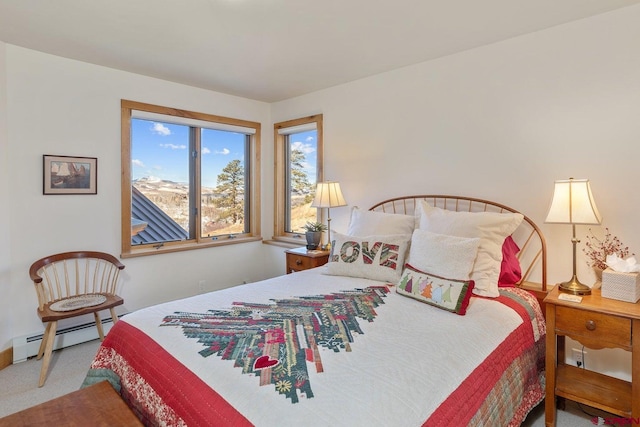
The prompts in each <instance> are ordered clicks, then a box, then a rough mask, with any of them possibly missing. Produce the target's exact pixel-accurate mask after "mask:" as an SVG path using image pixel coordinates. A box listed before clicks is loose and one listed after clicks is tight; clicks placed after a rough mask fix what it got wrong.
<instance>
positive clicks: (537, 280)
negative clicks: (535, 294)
mask: <svg viewBox="0 0 640 427" xmlns="http://www.w3.org/2000/svg"><path fill="white" fill-rule="evenodd" d="M423 200H424V201H426V202H427V203H429V204H430V205H431V206H435V207H438V208H442V209H448V210H451V211H456V212H463V211H464V212H514V213H522V212H518V211H517V210H515V209H513V208H510V207H509V206H505V205H503V204H500V203H496V202H492V201H489V200H483V199H477V198H474V197H465V196H445V195H417V196H403V197H396V198H393V199H388V200H385V201H383V202H380V203H377V204H375V205H374V206H372V207H371V208H369V210H370V211H377V212H387V213H395V214H404V215H413V214H414V211H415V208H416V205H417V204H418V203H419V202H421V201H423ZM523 216H524V220H523V221H522V223H521V224H520V226H519V227H518V228H517V229H516V231H514V232H513V234H512V237H513V240H514V241H515V242H516V243H517V244H518V246H519V247H520V252H519V253H518V260H519V261H520V266H521V268H522V280H521V281H520V285H521V286H522V287H523V288H527V289H532V290H539V291H542V292H544V293H546V292H547V246H546V243H545V240H544V236H543V235H542V232H541V231H540V229H539V228H538V226H537V225H536V224H535V223H534V222H533V221H532V220H531V219H530V218H529V217H527V216H526V215H524V214H523Z"/></svg>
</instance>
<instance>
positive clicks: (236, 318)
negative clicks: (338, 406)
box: [160, 286, 389, 403]
mask: <svg viewBox="0 0 640 427" xmlns="http://www.w3.org/2000/svg"><path fill="white" fill-rule="evenodd" d="M388 292H389V289H388V288H387V287H386V286H379V287H370V288H365V289H354V290H351V291H343V292H339V293H333V294H329V295H314V296H303V297H296V298H290V299H283V300H273V303H272V304H252V303H242V302H237V303H234V304H233V307H231V308H229V309H224V310H209V311H207V312H206V313H185V312H176V313H174V314H172V315H168V316H166V317H165V318H164V319H163V321H162V324H161V325H160V326H169V327H182V329H183V333H184V335H185V336H186V337H187V338H191V339H197V340H198V342H199V343H201V344H202V345H203V347H204V348H203V349H202V350H201V351H200V352H199V353H200V355H202V356H203V357H209V356H212V355H215V356H218V357H221V358H222V359H223V360H233V361H234V366H235V367H238V368H242V373H243V374H254V375H256V376H258V377H260V385H261V386H264V385H269V384H273V386H274V388H275V390H276V391H277V392H278V393H280V394H283V395H285V396H286V397H287V398H289V399H291V402H292V403H297V402H298V401H299V398H300V397H306V398H312V397H313V391H312V390H311V384H310V381H309V371H308V370H307V364H311V365H313V366H314V367H315V370H316V372H318V373H321V372H323V371H324V368H323V366H322V360H321V358H320V348H322V347H324V348H326V349H328V350H332V351H334V352H339V351H340V350H343V351H346V352H350V351H351V343H353V341H354V337H353V334H354V333H357V334H362V333H363V332H362V330H361V328H360V325H359V324H358V319H363V320H366V321H368V322H373V320H374V318H375V317H376V315H377V313H376V311H375V308H376V307H378V306H379V305H380V304H384V301H383V297H384V296H385V294H387V293H388Z"/></svg>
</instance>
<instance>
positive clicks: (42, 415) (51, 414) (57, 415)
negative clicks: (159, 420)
mask: <svg viewBox="0 0 640 427" xmlns="http://www.w3.org/2000/svg"><path fill="white" fill-rule="evenodd" d="M141 425H142V423H141V422H140V420H139V419H138V418H137V417H136V416H135V414H134V413H133V411H131V409H130V408H129V407H128V406H127V405H126V403H124V401H123V400H122V399H121V398H120V395H119V394H118V393H117V392H116V391H115V390H114V389H113V387H112V386H111V384H110V383H109V382H108V381H102V382H99V383H97V384H94V385H92V386H89V387H86V388H83V389H80V390H78V391H74V392H72V393H69V394H65V395H64V396H60V397H58V398H57V399H53V400H50V401H48V402H45V403H41V404H40V405H36V406H33V407H31V408H27V409H25V410H23V411H20V412H16V413H15V414H11V415H8V416H6V417H4V418H0V427H20V426H25V427H26V426H30V427H32V426H65V427H67V426H68V427H72V426H79V427H80V426H81V427H86V426H96V427H97V426H110V427H111V426H118V427H120V426H141Z"/></svg>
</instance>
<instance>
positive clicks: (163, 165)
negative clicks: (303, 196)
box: [131, 119, 317, 187]
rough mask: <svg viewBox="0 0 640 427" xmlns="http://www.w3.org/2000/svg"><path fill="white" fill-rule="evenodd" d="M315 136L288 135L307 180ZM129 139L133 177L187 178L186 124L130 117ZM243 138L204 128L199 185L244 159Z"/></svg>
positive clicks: (313, 173)
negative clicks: (300, 156)
mask: <svg viewBox="0 0 640 427" xmlns="http://www.w3.org/2000/svg"><path fill="white" fill-rule="evenodd" d="M315 135H316V132H315V131H309V132H301V133H298V134H295V135H294V136H292V138H291V140H292V141H293V142H292V145H293V146H294V148H299V149H301V150H302V151H303V152H304V153H305V155H306V160H307V166H306V171H307V173H308V175H309V181H310V182H315V179H316V178H315V176H316V171H315V164H316V158H317V150H316V139H315ZM131 140H132V144H131V159H132V161H131V166H132V168H131V171H132V172H131V174H132V178H133V179H134V180H136V179H140V178H144V177H153V178H158V179H164V180H169V181H174V182H182V183H186V182H188V181H189V127H188V126H184V125H174V124H169V123H159V122H153V121H149V120H140V119H132V120H131ZM244 140H245V137H244V135H243V134H240V133H235V132H228V131H217V130H212V129H205V130H204V132H203V135H202V184H203V185H204V186H205V187H215V186H216V185H217V178H218V174H219V173H220V172H222V169H223V168H224V167H225V166H226V165H227V164H228V163H229V162H231V161H232V160H236V159H238V160H240V161H241V162H244ZM263 144H264V142H263ZM262 166H263V167H264V166H265V165H262ZM310 166H313V167H310Z"/></svg>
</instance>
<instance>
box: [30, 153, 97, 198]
mask: <svg viewBox="0 0 640 427" xmlns="http://www.w3.org/2000/svg"><path fill="white" fill-rule="evenodd" d="M42 164H43V180H42V194H45V195H51V194H98V183H97V178H98V159H97V158H96V157H76V156H54V155H50V154H45V155H43V156H42Z"/></svg>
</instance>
